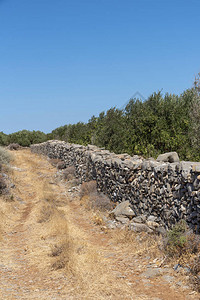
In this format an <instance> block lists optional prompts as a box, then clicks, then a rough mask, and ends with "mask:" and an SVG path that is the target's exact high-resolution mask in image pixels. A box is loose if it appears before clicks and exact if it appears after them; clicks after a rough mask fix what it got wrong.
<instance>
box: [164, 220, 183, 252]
mask: <svg viewBox="0 0 200 300" xmlns="http://www.w3.org/2000/svg"><path fill="white" fill-rule="evenodd" d="M186 230H187V224H186V222H185V221H184V220H181V221H180V222H178V223H177V224H176V225H175V226H174V227H173V228H172V229H171V230H169V231H168V233H167V240H166V252H167V253H168V255H169V256H172V257H173V256H181V254H183V249H184V247H185V246H186V242H187V239H186Z"/></svg>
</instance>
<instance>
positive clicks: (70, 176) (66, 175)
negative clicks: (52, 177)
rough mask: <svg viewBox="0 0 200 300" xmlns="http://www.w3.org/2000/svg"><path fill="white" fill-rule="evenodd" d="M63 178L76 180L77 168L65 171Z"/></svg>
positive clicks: (69, 168) (68, 168) (71, 167)
mask: <svg viewBox="0 0 200 300" xmlns="http://www.w3.org/2000/svg"><path fill="white" fill-rule="evenodd" d="M63 177H64V179H65V180H72V179H74V178H75V167H73V166H70V167H67V168H66V169H65V170H63Z"/></svg>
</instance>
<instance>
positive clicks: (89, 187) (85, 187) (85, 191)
mask: <svg viewBox="0 0 200 300" xmlns="http://www.w3.org/2000/svg"><path fill="white" fill-rule="evenodd" d="M96 192H97V183H96V181H95V180H92V181H89V182H83V183H82V185H81V190H80V197H81V198H83V197H84V196H89V195H91V194H93V193H96Z"/></svg>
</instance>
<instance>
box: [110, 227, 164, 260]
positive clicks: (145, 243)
mask: <svg viewBox="0 0 200 300" xmlns="http://www.w3.org/2000/svg"><path fill="white" fill-rule="evenodd" d="M112 238H113V240H115V243H116V244H121V245H122V247H123V248H124V249H129V250H128V251H131V252H132V253H134V254H135V255H139V256H145V255H148V256H149V257H150V258H156V257H157V258H161V257H163V252H162V250H161V248H162V243H163V241H162V237H161V236H158V235H150V234H148V233H146V232H141V233H135V232H133V231H130V230H128V229H116V230H115V231H114V232H113V231H112Z"/></svg>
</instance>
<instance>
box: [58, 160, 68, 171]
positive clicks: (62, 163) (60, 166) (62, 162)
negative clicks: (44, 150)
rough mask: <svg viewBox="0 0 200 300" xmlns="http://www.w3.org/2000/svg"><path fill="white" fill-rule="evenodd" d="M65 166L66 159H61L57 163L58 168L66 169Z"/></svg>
mask: <svg viewBox="0 0 200 300" xmlns="http://www.w3.org/2000/svg"><path fill="white" fill-rule="evenodd" d="M65 167H66V165H65V162H64V161H59V162H58V163H57V165H56V168H57V169H58V170H63V169H65Z"/></svg>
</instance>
